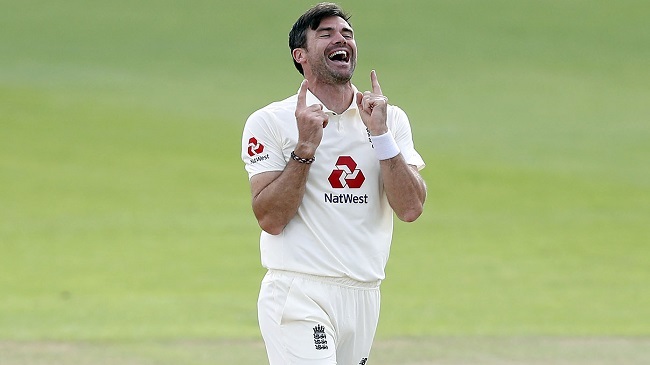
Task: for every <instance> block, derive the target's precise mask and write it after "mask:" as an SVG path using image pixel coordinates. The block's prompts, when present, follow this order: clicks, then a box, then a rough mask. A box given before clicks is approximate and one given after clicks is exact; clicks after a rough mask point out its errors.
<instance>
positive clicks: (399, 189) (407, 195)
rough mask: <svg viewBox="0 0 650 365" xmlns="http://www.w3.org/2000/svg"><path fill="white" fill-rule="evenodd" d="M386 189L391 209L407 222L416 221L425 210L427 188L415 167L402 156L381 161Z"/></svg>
mask: <svg viewBox="0 0 650 365" xmlns="http://www.w3.org/2000/svg"><path fill="white" fill-rule="evenodd" d="M380 166H381V176H382V179H383V182H384V189H385V191H386V195H387V197H388V202H389V203H390V206H391V208H393V211H395V214H396V215H397V217H398V218H399V219H400V220H402V221H405V222H412V221H415V220H416V219H417V218H418V217H419V216H420V215H421V214H422V210H423V208H424V201H425V199H426V196H427V188H426V184H425V182H424V180H423V179H422V177H421V176H420V174H419V173H418V172H417V169H416V168H415V167H414V166H411V165H408V164H407V163H406V161H405V160H404V157H403V156H402V154H401V153H400V154H398V155H397V156H395V157H393V158H390V159H387V160H381V161H380Z"/></svg>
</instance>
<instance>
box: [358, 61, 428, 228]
mask: <svg viewBox="0 0 650 365" xmlns="http://www.w3.org/2000/svg"><path fill="white" fill-rule="evenodd" d="M370 81H371V82H372V92H370V91H366V92H365V93H363V94H361V93H358V94H357V106H358V107H359V114H360V115H361V120H363V123H364V124H365V125H366V127H367V128H368V131H369V132H370V139H371V140H372V139H373V137H377V136H382V135H386V133H388V126H387V124H386V120H387V108H388V99H387V98H386V97H385V96H384V95H383V93H382V91H381V87H380V86H379V81H378V80H377V73H376V72H375V71H374V70H373V71H372V72H371V73H370ZM386 138H389V140H388V141H389V142H391V143H392V144H394V146H395V147H394V148H393V149H392V151H394V153H389V154H388V155H387V156H383V153H382V154H381V155H382V156H380V157H379V158H380V161H379V165H380V167H381V177H382V179H383V182H384V189H385V190H386V196H387V197H388V202H389V203H390V206H391V208H393V211H395V214H396V215H397V217H398V218H399V219H401V220H403V221H405V222H412V221H414V220H416V219H417V218H418V217H419V216H420V215H421V214H422V210H423V208H424V201H425V199H426V196H427V187H426V184H425V183H424V180H423V179H422V176H421V175H420V173H419V172H418V170H417V168H416V167H415V166H412V165H408V164H407V163H406V160H405V159H404V156H402V154H401V153H400V152H399V149H398V148H397V146H396V144H395V142H394V139H393V137H392V135H389V136H388V137H386ZM382 140H384V138H382ZM389 144H390V143H389ZM378 147H380V146H375V148H378ZM388 150H391V148H388Z"/></svg>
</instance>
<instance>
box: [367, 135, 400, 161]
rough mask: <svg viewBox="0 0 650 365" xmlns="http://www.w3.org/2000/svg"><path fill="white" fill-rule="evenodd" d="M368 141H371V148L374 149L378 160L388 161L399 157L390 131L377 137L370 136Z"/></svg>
mask: <svg viewBox="0 0 650 365" xmlns="http://www.w3.org/2000/svg"><path fill="white" fill-rule="evenodd" d="M370 141H372V146H373V147H374V148H375V154H376V155H377V158H378V159H380V160H388V159H389V158H393V157H395V156H397V155H399V152H400V151H399V147H398V146H397V142H395V138H393V134H392V133H390V131H388V132H386V133H384V134H381V135H379V136H370Z"/></svg>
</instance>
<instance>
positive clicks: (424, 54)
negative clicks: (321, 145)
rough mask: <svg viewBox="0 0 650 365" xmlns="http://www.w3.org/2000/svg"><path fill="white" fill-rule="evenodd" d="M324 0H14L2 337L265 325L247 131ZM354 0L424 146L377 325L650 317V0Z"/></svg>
mask: <svg viewBox="0 0 650 365" xmlns="http://www.w3.org/2000/svg"><path fill="white" fill-rule="evenodd" d="M312 4H313V2H305V1H285V2H281V3H276V2H251V1H236V2H235V1H221V2H213V1H186V2H183V1H177V0H165V1H150V0H141V1H124V0H117V1H111V2H95V1H79V0H67V1H21V2H17V1H7V0H0V8H1V9H3V10H2V12H0V28H1V31H0V340H18V341H23V340H25V341H34V340H62V341H78V340H82V341H85V340H90V341H93V340H116V341H130V340H168V339H230V338H232V339H257V338H258V337H259V335H258V329H257V321H256V308H255V305H256V297H257V290H258V286H259V281H260V280H261V277H262V275H263V272H264V271H263V269H262V268H261V267H260V264H259V251H258V235H259V228H258V227H257V225H256V222H255V220H254V218H253V216H252V213H251V211H250V203H249V201H250V198H249V190H248V182H247V177H246V173H245V172H244V169H243V163H242V162H241V160H240V159H239V146H240V138H241V130H242V128H243V123H244V121H245V119H246V118H247V116H248V115H249V114H250V113H252V112H253V111H254V110H255V109H257V108H259V107H261V106H263V105H266V104H268V103H270V102H271V101H274V100H278V99H281V98H284V97H286V96H288V95H290V94H291V93H294V92H295V91H296V90H297V87H298V85H299V82H300V76H299V74H298V73H297V72H296V71H295V70H294V69H293V65H292V63H291V59H290V55H289V51H288V46H287V44H286V43H287V33H288V30H289V28H290V26H291V24H292V23H293V22H294V21H295V19H296V18H297V17H298V16H299V15H300V14H301V13H302V12H303V11H304V10H305V9H307V8H308V7H309V6H311V5H312ZM340 4H341V5H342V6H343V7H344V8H346V9H347V10H348V11H350V12H351V13H352V15H353V16H352V19H351V22H352V24H353V26H354V28H355V30H356V37H357V43H358V47H359V57H360V58H359V65H358V68H357V73H356V75H355V78H354V80H353V81H354V83H355V84H356V85H357V86H358V87H359V88H361V89H368V88H369V87H370V83H369V80H368V74H369V72H370V70H371V69H376V70H377V71H378V75H379V79H380V81H381V83H382V89H383V90H385V93H386V94H387V95H388V96H389V98H390V100H391V102H392V103H394V104H397V105H399V106H401V107H402V108H403V109H405V110H406V111H407V113H408V114H409V116H410V119H411V123H412V128H413V132H414V139H415V142H416V147H417V148H418V150H419V151H420V153H421V154H422V155H423V157H424V159H425V161H426V162H427V168H426V169H425V170H423V172H422V173H423V176H424V177H425V179H426V181H427V183H428V187H429V196H428V202H427V206H426V210H425V213H424V215H423V216H422V217H421V218H420V220H419V221H417V222H416V223H413V224H410V225H406V224H402V223H398V224H396V232H395V239H394V244H393V250H392V255H391V259H390V261H389V265H388V278H387V280H386V281H385V283H384V284H383V303H382V319H381V323H380V328H379V334H378V336H379V337H380V338H392V337H397V336H454V335H480V336H483V335H485V336H494V335H505V336H519V335H551V336H552V335H556V336H635V335H636V336H648V335H650V292H648V291H647V290H646V289H647V286H648V281H649V279H650V228H648V222H649V221H650V169H648V160H649V159H650V143H649V142H650V123H649V116H650V103H649V102H648V101H650V68H648V63H649V61H650V47H648V45H649V44H650V28H649V27H648V26H647V19H648V17H649V16H650V3H648V2H645V1H634V0H625V1H616V2H613V1H605V0H601V1H580V0H570V1H560V0H548V1H541V0H538V1H534V0H527V1H508V0H498V1H489V2H487V1H469V0H461V1H442V0H435V1H402V2H399V3H395V2H390V1H379V0H378V1H374V2H372V4H370V3H368V2H361V1H343V2H340Z"/></svg>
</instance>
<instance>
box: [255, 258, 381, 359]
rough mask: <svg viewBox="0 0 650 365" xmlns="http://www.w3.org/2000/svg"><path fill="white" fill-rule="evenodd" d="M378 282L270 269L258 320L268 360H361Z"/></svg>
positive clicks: (373, 320) (375, 311) (370, 333)
mask: <svg viewBox="0 0 650 365" xmlns="http://www.w3.org/2000/svg"><path fill="white" fill-rule="evenodd" d="M379 284H380V281H376V282H370V283H367V282H359V281H355V280H352V279H348V278H330V277H322V276H314V275H307V274H300V273H294V272H289V271H279V270H269V271H268V273H267V274H266V276H265V277H264V280H262V286H261V289H260V295H259V300H258V319H259V324H260V330H261V332H262V337H263V338H264V343H265V344H266V351H267V354H268V357H269V363H270V365H365V364H366V362H367V361H368V357H369V355H370V348H371V347H372V341H373V339H374V337H375V331H376V329H377V322H378V320H379V302H380V294H379Z"/></svg>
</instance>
